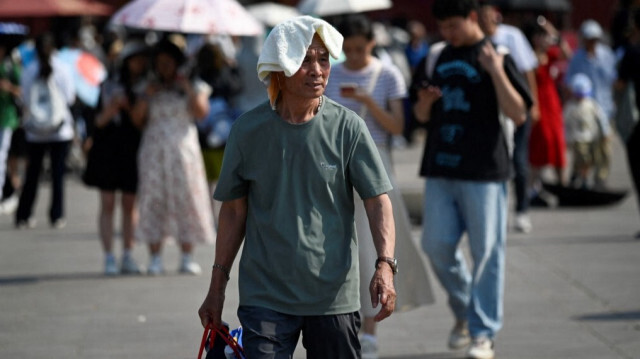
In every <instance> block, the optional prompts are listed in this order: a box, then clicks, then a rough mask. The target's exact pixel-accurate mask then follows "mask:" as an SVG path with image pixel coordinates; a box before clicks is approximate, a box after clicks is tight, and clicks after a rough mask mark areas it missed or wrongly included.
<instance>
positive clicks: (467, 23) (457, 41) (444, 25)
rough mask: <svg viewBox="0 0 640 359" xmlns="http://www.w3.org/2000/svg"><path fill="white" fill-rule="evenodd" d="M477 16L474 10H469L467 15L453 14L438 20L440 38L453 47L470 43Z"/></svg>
mask: <svg viewBox="0 0 640 359" xmlns="http://www.w3.org/2000/svg"><path fill="white" fill-rule="evenodd" d="M477 16H478V15H477V14H476V12H471V14H469V16H467V17H462V16H454V17H450V18H447V19H444V20H438V30H440V34H441V35H442V38H443V39H444V40H445V41H446V42H448V43H449V44H451V46H453V47H459V46H464V45H470V38H471V37H472V34H473V26H474V24H475V22H476V20H477Z"/></svg>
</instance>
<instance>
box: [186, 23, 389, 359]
mask: <svg viewBox="0 0 640 359" xmlns="http://www.w3.org/2000/svg"><path fill="white" fill-rule="evenodd" d="M342 40H343V39H342V35H340V33H339V32H338V31H337V30H336V29H334V28H333V27H332V26H331V25H329V24H328V23H327V22H325V21H323V20H319V19H315V18H312V17H309V16H301V17H296V18H292V19H290V20H287V21H285V22H283V23H280V24H279V25H277V26H276V27H275V28H274V29H273V30H272V31H271V33H270V34H269V36H268V37H267V39H266V40H265V43H264V48H263V51H262V53H261V56H260V58H259V60H258V66H257V70H258V75H259V78H260V79H261V80H263V81H264V83H265V84H266V85H267V88H268V92H269V101H265V102H264V103H262V104H261V105H259V106H257V107H256V108H254V109H253V110H250V111H249V112H247V113H245V114H243V115H242V116H241V117H240V118H238V119H237V120H236V122H235V123H234V125H233V128H232V130H231V134H230V135H229V140H228V142H227V146H226V148H225V154H224V160H223V165H222V171H221V174H220V179H219V182H218V186H217V188H216V191H215V193H214V198H215V199H217V200H220V201H222V202H223V204H222V209H221V211H220V222H219V227H218V237H217V241H216V254H215V261H214V264H213V268H212V273H211V283H210V287H209V291H208V293H207V296H206V298H205V300H204V303H203V304H202V306H201V307H200V310H199V312H198V313H199V316H200V319H201V323H202V325H203V326H205V327H206V326H208V325H213V326H220V325H221V315H222V311H223V306H224V292H225V288H226V286H227V283H228V281H229V279H230V270H231V266H232V265H233V262H234V260H235V257H236V255H237V253H238V251H239V249H240V247H241V245H243V249H242V256H241V258H240V261H239V271H238V272H239V274H238V283H239V294H240V306H239V308H238V317H239V319H240V323H241V324H242V327H243V337H242V341H243V345H244V349H245V354H246V357H247V358H274V357H276V358H290V357H292V356H293V353H294V350H295V348H296V345H297V342H298V338H299V337H300V335H301V334H302V336H303V338H304V339H303V343H304V347H305V349H306V350H307V354H308V356H309V357H312V358H313V357H318V358H359V357H360V355H361V349H360V343H359V340H358V331H359V328H360V316H359V313H358V311H359V309H360V300H359V274H358V238H357V236H356V231H355V225H354V201H353V195H354V190H355V191H356V192H358V194H359V195H360V196H361V197H362V198H363V199H364V202H365V208H366V210H367V214H368V215H369V219H370V222H371V231H372V234H373V240H374V242H375V247H376V251H377V255H378V260H377V261H376V268H377V269H376V271H375V274H374V276H373V279H372V280H371V283H370V286H369V291H370V295H371V304H372V305H373V306H374V307H378V308H380V309H379V312H378V314H377V316H376V319H377V320H378V321H380V320H383V319H384V318H386V317H388V316H389V315H391V313H392V312H393V310H394V308H395V297H396V294H395V289H394V285H393V275H394V274H395V273H396V272H397V265H396V261H395V259H394V258H393V257H394V247H395V231H394V221H393V214H392V208H391V202H390V200H389V197H388V195H387V192H388V191H390V190H391V189H392V186H391V183H390V181H389V178H388V176H387V174H386V172H385V169H384V166H383V164H382V161H381V159H380V156H379V155H378V151H377V148H376V146H375V144H374V142H373V140H372V138H371V135H370V134H369V132H368V130H367V127H366V125H365V123H364V121H362V119H360V118H359V117H358V116H357V115H356V114H355V113H354V112H353V111H350V110H348V109H346V108H345V107H343V106H341V105H339V104H337V103H336V102H334V101H332V100H331V99H329V98H327V97H325V96H324V95H323V93H324V91H325V87H326V85H327V81H328V80H329V74H330V72H331V64H330V61H329V56H333V57H334V58H336V57H337V56H338V55H339V54H340V51H341V49H342Z"/></svg>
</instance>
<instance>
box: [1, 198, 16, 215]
mask: <svg viewBox="0 0 640 359" xmlns="http://www.w3.org/2000/svg"><path fill="white" fill-rule="evenodd" d="M19 199H20V197H18V195H17V194H13V195H11V197H9V198H7V199H5V200H4V201H2V203H0V213H2V214H6V215H12V214H13V213H15V211H16V209H18V200H19Z"/></svg>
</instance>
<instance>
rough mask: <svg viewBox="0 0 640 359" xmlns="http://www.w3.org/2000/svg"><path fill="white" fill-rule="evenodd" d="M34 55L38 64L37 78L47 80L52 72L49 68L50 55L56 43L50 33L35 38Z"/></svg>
mask: <svg viewBox="0 0 640 359" xmlns="http://www.w3.org/2000/svg"><path fill="white" fill-rule="evenodd" d="M35 42H36V43H35V47H36V55H37V57H38V62H39V64H40V73H39V74H38V77H40V78H42V79H48V78H49V76H51V73H52V72H53V67H51V54H52V53H53V50H55V48H56V41H55V38H54V37H53V34H51V33H48V32H47V33H44V34H42V35H40V36H38V37H37V38H36V41H35Z"/></svg>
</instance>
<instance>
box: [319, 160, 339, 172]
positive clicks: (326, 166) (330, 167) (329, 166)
mask: <svg viewBox="0 0 640 359" xmlns="http://www.w3.org/2000/svg"><path fill="white" fill-rule="evenodd" d="M320 167H322V169H323V170H326V171H336V170H337V169H338V165H332V164H330V163H326V162H320Z"/></svg>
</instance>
